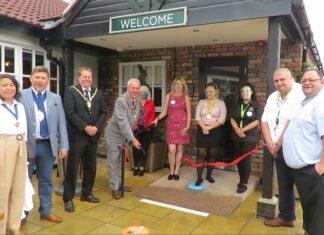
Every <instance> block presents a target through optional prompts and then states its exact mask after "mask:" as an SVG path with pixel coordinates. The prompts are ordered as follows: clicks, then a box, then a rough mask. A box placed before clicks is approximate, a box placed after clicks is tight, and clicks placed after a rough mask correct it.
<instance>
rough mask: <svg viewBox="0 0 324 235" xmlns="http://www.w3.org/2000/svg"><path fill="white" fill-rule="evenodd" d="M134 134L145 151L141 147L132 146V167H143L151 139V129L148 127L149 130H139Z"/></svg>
mask: <svg viewBox="0 0 324 235" xmlns="http://www.w3.org/2000/svg"><path fill="white" fill-rule="evenodd" d="M134 134H135V137H136V139H137V140H138V141H139V142H140V143H141V145H142V148H143V150H144V151H145V153H144V152H143V151H142V150H141V149H137V148H133V158H134V167H145V164H146V160H147V151H148V149H149V147H150V144H151V141H152V136H153V129H150V130H149V131H146V130H141V131H139V132H138V133H136V132H135V133H134Z"/></svg>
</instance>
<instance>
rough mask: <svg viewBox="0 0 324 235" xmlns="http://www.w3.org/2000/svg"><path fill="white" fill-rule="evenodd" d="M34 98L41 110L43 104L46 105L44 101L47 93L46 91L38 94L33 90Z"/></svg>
mask: <svg viewBox="0 0 324 235" xmlns="http://www.w3.org/2000/svg"><path fill="white" fill-rule="evenodd" d="M33 98H34V101H35V103H36V105H37V108H38V110H40V109H41V106H42V105H45V104H44V102H45V99H46V93H44V95H42V96H38V95H36V94H35V93H34V92H33Z"/></svg>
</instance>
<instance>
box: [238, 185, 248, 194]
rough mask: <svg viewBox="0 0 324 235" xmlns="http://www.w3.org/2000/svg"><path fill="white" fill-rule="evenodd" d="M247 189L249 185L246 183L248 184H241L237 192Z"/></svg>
mask: <svg viewBox="0 0 324 235" xmlns="http://www.w3.org/2000/svg"><path fill="white" fill-rule="evenodd" d="M246 190H247V185H246V184H240V185H239V186H238V187H237V190H236V192H237V193H244V192H245V191H246Z"/></svg>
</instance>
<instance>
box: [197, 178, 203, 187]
mask: <svg viewBox="0 0 324 235" xmlns="http://www.w3.org/2000/svg"><path fill="white" fill-rule="evenodd" d="M203 181H204V180H203V179H202V178H198V179H197V181H196V183H195V186H197V187H198V186H200V185H201V184H202V182H203Z"/></svg>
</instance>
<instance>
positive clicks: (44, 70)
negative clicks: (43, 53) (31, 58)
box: [31, 66, 49, 77]
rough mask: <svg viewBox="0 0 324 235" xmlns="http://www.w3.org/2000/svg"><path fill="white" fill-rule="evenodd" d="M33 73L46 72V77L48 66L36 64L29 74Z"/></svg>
mask: <svg viewBox="0 0 324 235" xmlns="http://www.w3.org/2000/svg"><path fill="white" fill-rule="evenodd" d="M35 73H46V74H47V77H49V72H48V68H47V67H45V66H36V67H35V68H34V69H33V71H32V72H31V76H32V75H34V74H35Z"/></svg>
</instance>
